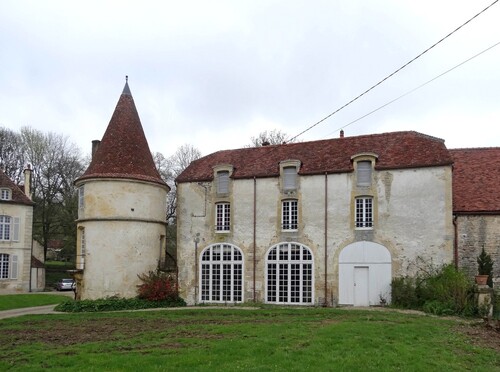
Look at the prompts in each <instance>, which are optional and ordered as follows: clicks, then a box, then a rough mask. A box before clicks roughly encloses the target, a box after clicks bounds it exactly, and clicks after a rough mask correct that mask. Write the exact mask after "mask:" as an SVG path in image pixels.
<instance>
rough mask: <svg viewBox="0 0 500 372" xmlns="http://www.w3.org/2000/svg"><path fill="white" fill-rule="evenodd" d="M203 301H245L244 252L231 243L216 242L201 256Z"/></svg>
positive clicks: (201, 293)
mask: <svg viewBox="0 0 500 372" xmlns="http://www.w3.org/2000/svg"><path fill="white" fill-rule="evenodd" d="M200 260H201V264H200V271H201V275H200V287H201V291H200V300H201V302H242V301H243V254H242V253H241V250H240V249H239V248H237V247H235V246H233V245H231V244H214V245H211V246H210V247H208V248H206V249H205V250H204V251H203V252H202V254H201V257H200Z"/></svg>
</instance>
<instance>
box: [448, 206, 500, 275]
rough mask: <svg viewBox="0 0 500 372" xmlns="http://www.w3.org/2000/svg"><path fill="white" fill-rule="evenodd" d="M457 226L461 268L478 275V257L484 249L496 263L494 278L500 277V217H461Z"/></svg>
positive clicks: (470, 273)
mask: <svg viewBox="0 0 500 372" xmlns="http://www.w3.org/2000/svg"><path fill="white" fill-rule="evenodd" d="M456 224H457V243H458V245H457V247H458V248H457V249H458V265H459V267H461V268H463V269H464V270H466V271H467V273H469V275H470V276H471V277H473V276H474V275H477V257H478V256H479V254H480V253H481V250H482V248H483V247H484V250H485V251H486V253H488V254H489V255H490V256H491V258H492V259H493V262H494V265H493V276H494V277H500V215H459V216H457V220H456Z"/></svg>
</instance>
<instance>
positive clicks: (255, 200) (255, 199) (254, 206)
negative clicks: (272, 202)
mask: <svg viewBox="0 0 500 372" xmlns="http://www.w3.org/2000/svg"><path fill="white" fill-rule="evenodd" d="M256 245H257V178H255V176H254V177H253V302H256V298H255V266H256V263H257V258H256V257H255V256H256V252H257V247H256Z"/></svg>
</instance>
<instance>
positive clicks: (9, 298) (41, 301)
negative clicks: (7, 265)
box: [0, 292, 73, 311]
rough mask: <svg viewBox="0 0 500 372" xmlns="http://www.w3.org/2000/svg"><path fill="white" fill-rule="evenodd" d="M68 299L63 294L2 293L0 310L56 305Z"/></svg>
mask: <svg viewBox="0 0 500 372" xmlns="http://www.w3.org/2000/svg"><path fill="white" fill-rule="evenodd" d="M71 294H73V292H71ZM67 299H68V297H67V296H63V295H62V294H48V293H30V294H12V295H0V311H2V310H10V309H20V308H22V307H32V306H44V305H55V304H59V303H61V302H63V301H66V300H67Z"/></svg>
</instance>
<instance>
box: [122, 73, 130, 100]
mask: <svg viewBox="0 0 500 372" xmlns="http://www.w3.org/2000/svg"><path fill="white" fill-rule="evenodd" d="M122 94H126V95H128V96H131V95H132V93H130V88H129V87H128V75H125V86H124V87H123V92H122Z"/></svg>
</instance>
